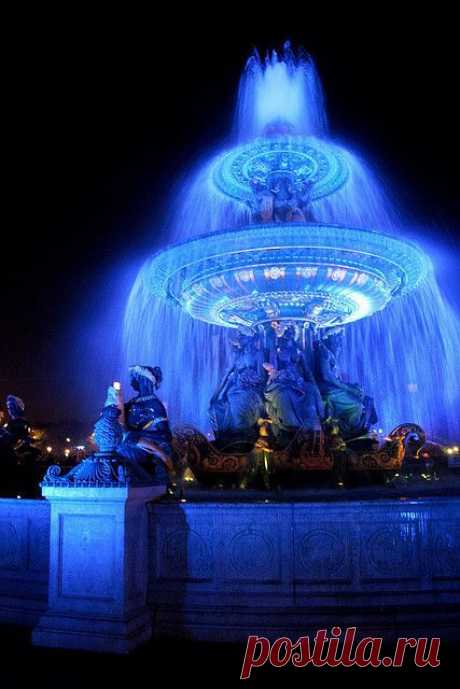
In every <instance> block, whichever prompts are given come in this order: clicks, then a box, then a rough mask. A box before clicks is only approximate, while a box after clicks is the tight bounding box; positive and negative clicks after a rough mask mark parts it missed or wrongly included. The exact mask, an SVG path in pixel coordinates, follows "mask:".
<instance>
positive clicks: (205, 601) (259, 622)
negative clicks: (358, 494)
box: [149, 498, 460, 640]
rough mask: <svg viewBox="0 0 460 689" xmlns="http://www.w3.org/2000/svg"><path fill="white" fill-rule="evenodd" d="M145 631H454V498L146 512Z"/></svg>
mask: <svg viewBox="0 0 460 689" xmlns="http://www.w3.org/2000/svg"><path fill="white" fill-rule="evenodd" d="M150 532H151V537H152V544H151V563H150V588H149V604H150V606H151V607H152V608H153V610H154V618H155V622H154V629H155V630H156V633H157V634H159V635H164V634H172V635H175V636H177V635H179V636H186V637H190V636H191V637H194V638H200V639H212V640H217V639H219V638H225V639H227V640H231V639H234V640H239V639H244V638H246V637H247V635H248V634H251V633H252V634H254V633H258V634H262V633H263V634H264V635H266V636H273V635H274V636H276V635H279V634H280V631H281V633H283V632H284V633H287V632H289V633H292V634H294V633H297V632H298V633H305V632H306V631H309V630H312V631H314V630H316V629H318V628H320V627H319V626H318V625H322V626H325V625H327V626H331V625H334V624H342V625H344V624H351V625H358V626H359V625H361V626H367V627H368V628H369V625H370V626H374V628H377V629H379V628H390V627H393V628H394V627H395V626H396V620H397V619H400V620H401V619H402V620H403V621H404V624H407V626H408V627H411V628H414V627H417V625H420V629H421V630H422V631H423V630H424V633H425V634H426V633H427V629H429V628H430V627H432V628H433V629H435V628H437V625H439V624H440V625H441V626H442V628H443V630H444V631H443V633H444V635H445V634H448V633H451V632H452V630H453V628H454V627H456V629H457V633H458V629H459V627H458V620H459V611H460V499H459V498H453V499H445V498H434V499H424V500H416V501H411V500H406V501H401V500H384V501H359V502H346V501H343V502H342V501H341V502H335V503H324V502H319V503H308V504H305V503H303V504H302V503H298V504H286V503H285V504H282V503H281V504H273V503H272V504H263V503H262V504H241V503H240V504H218V503H214V504H212V503H206V504H199V503H196V504H193V503H185V504H179V505H166V504H157V505H154V506H153V508H152V513H151V526H150Z"/></svg>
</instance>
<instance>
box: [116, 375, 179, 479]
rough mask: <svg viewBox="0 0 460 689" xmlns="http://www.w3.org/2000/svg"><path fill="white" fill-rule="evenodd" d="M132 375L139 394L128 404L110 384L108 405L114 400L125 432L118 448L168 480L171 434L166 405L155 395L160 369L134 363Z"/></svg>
mask: <svg viewBox="0 0 460 689" xmlns="http://www.w3.org/2000/svg"><path fill="white" fill-rule="evenodd" d="M130 376H131V386H132V387H133V389H134V390H135V391H136V392H137V395H136V396H135V397H133V398H132V399H131V400H129V401H128V402H127V403H126V404H124V405H123V401H122V397H121V393H120V391H118V390H115V389H114V388H113V387H112V388H109V398H108V402H109V405H108V406H110V401H112V406H113V405H115V406H116V407H118V409H119V411H120V416H119V421H120V424H121V427H122V430H123V432H124V433H123V439H122V440H121V442H120V443H119V444H118V446H117V447H116V452H117V454H118V455H120V456H121V457H122V458H124V459H125V460H127V461H132V462H137V463H138V464H140V465H141V467H142V468H143V469H145V470H146V471H148V472H149V473H150V474H153V478H154V483H156V484H159V485H164V484H168V482H169V474H168V470H169V469H170V468H171V454H172V444H171V443H172V435H171V430H170V427H169V421H168V415H167V413H166V409H165V407H164V405H163V403H162V402H161V401H160V400H159V398H158V397H157V395H156V391H157V390H158V388H159V387H160V385H161V381H162V372H161V369H160V368H159V367H158V366H156V367H155V368H152V367H150V366H131V368H130Z"/></svg>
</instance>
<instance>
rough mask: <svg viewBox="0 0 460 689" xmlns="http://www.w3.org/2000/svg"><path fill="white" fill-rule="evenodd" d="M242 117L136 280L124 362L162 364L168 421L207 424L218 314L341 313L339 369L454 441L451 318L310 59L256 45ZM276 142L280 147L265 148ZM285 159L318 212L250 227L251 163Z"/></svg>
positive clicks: (394, 420) (455, 334) (458, 366)
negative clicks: (329, 107)
mask: <svg viewBox="0 0 460 689" xmlns="http://www.w3.org/2000/svg"><path fill="white" fill-rule="evenodd" d="M236 120H237V122H236V127H235V136H234V140H233V142H232V143H233V148H230V149H226V150H225V151H214V152H213V153H212V154H211V155H210V156H209V159H208V161H207V162H206V163H205V164H203V165H201V166H200V167H199V168H198V169H197V170H195V171H193V172H192V173H191V174H190V177H189V179H188V181H187V182H186V183H185V184H184V185H183V187H182V188H181V190H180V192H179V194H178V195H177V197H176V198H175V199H174V203H172V205H171V208H172V209H174V213H172V216H171V219H170V220H169V230H170V232H169V236H170V238H171V241H172V242H175V244H173V245H171V246H169V247H166V248H165V249H164V250H162V251H160V252H159V253H158V254H156V255H155V256H154V257H153V258H149V259H148V260H147V261H146V262H145V264H144V266H143V268H142V269H141V270H140V272H139V275H138V277H137V279H136V281H135V284H134V285H133V288H132V291H131V295H130V298H129V301H128V305H127V309H126V314H125V344H126V354H127V360H128V363H132V362H140V361H141V362H145V363H152V364H155V365H156V364H158V365H160V366H161V367H162V368H163V369H164V374H165V378H164V384H163V387H162V392H163V395H164V399H165V401H166V402H167V403H168V408H169V413H170V416H171V419H172V421H173V423H192V424H194V425H195V426H197V427H199V428H201V430H202V431H204V432H206V431H207V430H209V425H208V415H207V410H208V402H209V399H210V397H211V395H212V393H213V392H214V390H215V389H216V386H217V384H218V382H219V381H220V380H221V379H222V376H223V375H224V372H225V371H226V370H227V369H228V366H229V363H230V361H231V358H230V356H229V343H228V337H227V334H228V331H227V328H229V327H235V326H238V325H239V324H241V323H244V324H245V325H247V324H260V323H263V322H264V321H266V320H269V319H272V318H286V319H289V320H300V321H302V320H303V321H304V322H305V321H306V322H310V323H314V324H315V325H316V326H318V327H324V326H330V325H332V324H334V325H336V324H338V323H343V324H346V327H345V342H344V348H343V358H342V361H341V369H342V371H343V372H344V374H346V376H347V377H348V379H349V380H350V381H351V382H355V381H357V382H359V383H360V384H362V386H363V387H364V389H365V390H366V392H368V393H369V394H371V395H373V396H374V398H375V404H376V408H377V411H378V414H379V425H380V426H381V427H382V429H383V430H384V432H388V431H389V430H390V429H391V428H392V427H394V426H396V425H398V424H399V423H402V422H408V421H410V422H415V423H418V424H420V425H421V426H423V427H424V428H425V429H426V431H427V433H428V434H429V435H431V437H435V438H440V439H444V440H447V439H448V438H451V439H452V440H456V439H457V438H458V437H459V435H460V414H459V413H458V411H459V403H460V399H459V397H460V391H459V384H458V381H459V380H460V357H459V356H458V352H460V323H459V319H458V316H457V314H456V313H454V312H453V311H452V309H451V308H450V307H449V305H448V304H447V302H446V300H445V299H444V297H443V295H442V294H441V293H440V290H439V288H438V285H437V283H436V278H435V275H434V272H433V270H432V267H431V262H430V260H429V259H428V258H427V256H426V254H425V253H424V252H423V251H422V250H421V249H420V247H418V246H416V245H414V244H411V243H410V242H408V241H406V240H405V239H404V235H405V231H404V227H405V223H404V221H403V219H402V218H401V217H400V216H399V214H398V212H397V210H396V209H395V206H394V204H392V203H390V202H389V200H388V197H387V194H386V191H384V190H383V188H382V185H381V184H380V183H379V182H378V181H377V178H376V176H375V175H374V173H373V172H372V171H371V170H370V169H369V167H368V165H367V164H366V162H364V160H363V159H362V157H361V156H357V155H355V154H354V153H351V152H350V151H349V150H347V148H346V147H345V146H342V145H338V144H337V143H336V142H332V141H331V140H330V139H329V138H327V127H326V116H325V112H324V107H323V97H322V92H321V86H320V84H319V82H318V79H317V76H316V72H315V70H314V66H313V64H312V63H311V61H309V60H307V59H303V58H302V59H296V58H295V57H294V56H293V55H292V53H291V52H290V51H289V50H288V52H287V54H285V55H284V56H282V57H279V56H277V55H272V56H271V57H270V59H268V60H267V61H261V60H259V59H258V58H257V57H254V58H252V59H251V60H250V62H249V63H248V66H247V69H246V72H245V74H244V75H243V78H242V82H241V86H240V92H239V103H238V108H237V117H236ZM275 145H278V146H279V147H280V148H281V149H282V148H283V146H284V147H285V149H286V148H287V151H288V153H289V155H288V156H287V159H286V158H283V155H278V153H279V152H278V153H276V155H275V156H272V153H273V151H270V150H269V149H270V147H271V146H275ZM302 147H304V148H303V150H301V149H302ZM307 149H308V150H307ZM281 153H282V151H281ZM267 156H268V157H267ZM286 164H287V166H288V168H289V169H290V174H291V177H292V178H293V179H294V181H295V179H296V174H297V172H296V170H298V171H299V176H300V178H301V181H304V182H308V181H309V180H310V181H312V182H313V186H312V196H311V215H312V217H313V218H314V222H310V223H300V222H298V223H293V222H290V223H285V222H283V223H279V224H275V223H274V224H270V225H268V224H267V225H260V224H258V225H252V226H250V223H251V222H254V219H253V217H252V216H251V211H250V209H249V205H248V201H249V199H250V196H249V192H250V184H249V182H250V180H251V178H252V176H253V175H254V174H256V175H257V174H262V177H264V175H265V178H264V181H265V182H266V179H267V178H269V177H270V174H272V173H273V171H275V172H277V173H280V172H283V170H284V168H283V166H284V165H286ZM222 326H226V327H222Z"/></svg>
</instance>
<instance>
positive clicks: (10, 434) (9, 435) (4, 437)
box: [0, 395, 31, 449]
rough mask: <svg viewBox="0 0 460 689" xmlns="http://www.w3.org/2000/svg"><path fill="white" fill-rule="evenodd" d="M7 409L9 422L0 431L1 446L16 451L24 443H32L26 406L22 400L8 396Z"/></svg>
mask: <svg viewBox="0 0 460 689" xmlns="http://www.w3.org/2000/svg"><path fill="white" fill-rule="evenodd" d="M6 409H7V411H8V417H9V420H8V421H7V423H6V424H5V425H4V426H3V428H1V429H0V445H1V446H2V447H10V448H12V449H16V448H18V447H19V446H20V445H22V444H24V443H30V441H31V438H30V426H29V423H28V422H27V420H26V418H25V416H24V410H25V406H24V402H23V401H22V399H20V398H19V397H15V396H14V395H8V397H7V398H6Z"/></svg>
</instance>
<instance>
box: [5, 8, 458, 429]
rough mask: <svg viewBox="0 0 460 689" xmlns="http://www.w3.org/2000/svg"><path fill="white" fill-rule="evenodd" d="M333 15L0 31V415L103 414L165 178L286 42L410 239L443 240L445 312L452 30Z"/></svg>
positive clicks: (215, 17)
mask: <svg viewBox="0 0 460 689" xmlns="http://www.w3.org/2000/svg"><path fill="white" fill-rule="evenodd" d="M281 9H282V8H278V12H281ZM333 12H334V10H333V9H332V6H331V8H330V9H329V11H325V12H324V15H322V16H319V15H317V14H310V13H309V12H307V11H305V12H304V15H303V16H300V15H299V14H298V12H297V10H296V9H295V8H294V6H293V7H291V8H290V9H289V8H287V9H286V14H287V15H288V17H287V18H286V19H283V18H280V17H278V16H277V15H276V14H275V10H274V9H273V10H269V9H268V8H266V9H265V11H263V12H262V10H261V13H260V17H253V18H252V19H251V21H248V20H247V18H246V14H245V13H244V12H243V10H242V9H241V8H240V9H238V8H236V6H235V5H233V6H232V7H230V6H227V7H223V6H221V7H220V8H219V12H216V14H212V15H209V16H206V15H203V16H198V14H196V15H191V16H190V17H185V16H184V15H182V14H181V10H180V9H179V7H177V9H176V15H177V16H170V17H169V18H164V19H163V18H160V16H159V15H158V16H154V15H145V16H141V15H140V14H139V15H135V14H134V13H133V14H132V15H131V16H129V17H125V16H119V17H116V18H114V17H113V16H110V17H108V16H98V17H96V16H95V15H91V16H87V17H83V16H70V15H69V16H63V15H62V16H56V15H54V16H53V17H52V18H51V17H46V16H44V15H40V16H37V17H36V18H30V26H27V27H24V25H23V24H21V25H19V26H15V27H12V34H13V36H14V40H13V43H14V50H13V51H12V52H11V54H10V58H9V63H8V72H9V82H11V83H10V84H9V86H8V88H11V94H10V93H8V98H7V99H6V102H7V106H6V107H7V109H8V111H9V113H11V115H12V117H11V120H12V124H11V126H10V127H8V129H7V130H6V132H5V136H6V139H7V144H9V145H11V146H12V150H13V164H12V166H11V169H10V173H9V174H8V178H9V181H10V182H12V187H13V192H12V194H11V197H10V198H8V199H7V201H10V200H12V201H13V203H12V208H13V213H12V217H13V218H14V222H13V223H12V224H11V225H10V224H9V222H4V225H3V233H2V235H3V236H2V242H3V249H4V251H3V252H2V257H3V261H2V272H1V277H2V292H1V294H2V310H1V325H2V327H1V333H2V336H1V338H0V348H1V349H0V397H1V405H2V406H3V400H4V397H5V395H6V393H7V392H13V393H15V394H19V395H21V396H22V397H23V398H24V399H25V401H26V402H27V403H28V408H29V416H30V417H31V418H33V419H37V420H42V421H43V420H48V419H51V420H59V419H69V418H75V419H83V420H86V419H88V418H91V417H92V415H94V411H95V409H96V408H97V407H98V406H99V405H100V403H101V399H92V402H91V403H90V404H88V403H87V398H88V395H89V392H88V391H89V390H92V389H93V388H92V387H91V386H94V383H95V381H96V382H97V383H98V385H99V386H100V385H101V382H100V378H101V375H102V374H103V376H105V375H107V377H108V380H104V381H103V383H102V385H105V384H106V383H107V384H108V383H110V374H111V368H110V367H111V366H112V363H111V361H112V360H111V354H112V349H114V348H115V339H116V337H117V336H116V330H117V327H118V322H117V321H118V319H119V314H120V313H121V310H122V309H121V304H122V302H123V301H124V299H125V297H126V293H127V290H128V289H129V284H130V282H131V280H132V279H133V277H134V275H135V273H136V270H137V268H138V267H139V266H140V265H141V263H142V260H143V257H144V256H145V254H146V252H147V251H148V249H150V248H154V247H155V242H156V241H158V238H159V236H160V235H161V226H162V222H163V221H164V214H165V213H167V208H168V205H167V202H168V201H169V202H171V196H169V194H170V191H171V189H172V187H173V185H174V184H175V182H176V179H177V176H178V175H179V176H180V174H181V171H185V170H187V169H188V168H189V167H190V165H192V164H193V162H194V161H195V160H196V158H197V156H201V155H202V154H203V153H204V152H205V151H206V149H208V148H212V147H213V146H215V145H216V144H218V142H219V141H220V140H222V139H224V138H225V136H226V135H227V134H228V130H229V128H230V125H231V120H232V112H233V108H234V104H235V97H236V89H237V84H238V79H239V75H240V72H241V69H242V68H243V66H244V63H245V60H246V58H247V57H248V55H249V54H250V52H251V51H252V49H253V47H255V46H257V47H259V49H260V50H261V52H264V51H265V50H266V49H267V48H271V47H275V48H276V47H280V46H281V45H282V43H283V42H284V40H286V38H290V39H291V41H292V42H293V44H294V45H303V46H304V47H305V48H306V49H307V50H308V51H309V52H310V53H311V54H312V55H313V57H314V58H315V60H316V63H317V66H318V69H319V71H320V74H321V77H322V80H323V85H324V89H325V92H326V96H327V103H328V112H329V120H330V125H331V129H332V131H333V133H334V134H336V135H338V136H339V137H340V138H341V139H342V140H345V141H346V142H348V144H349V145H350V146H351V147H355V148H357V149H358V150H359V151H361V152H365V154H366V155H367V157H368V159H369V161H370V162H371V163H373V164H374V165H375V166H377V168H378V170H379V172H380V173H381V175H382V176H383V177H384V178H385V179H388V180H389V181H390V182H391V188H392V190H393V192H394V193H395V195H396V198H397V200H398V202H399V203H400V204H401V207H402V208H403V210H404V212H405V213H406V214H407V215H408V216H409V218H410V220H411V222H412V223H414V224H420V225H421V224H423V225H424V226H425V227H426V228H427V229H428V231H429V232H431V233H432V235H433V237H435V236H436V235H437V234H438V235H442V244H443V246H445V248H446V254H447V256H448V257H449V260H447V259H446V262H445V263H444V262H442V264H441V270H440V271H439V268H438V272H440V278H441V281H442V284H443V285H444V286H445V287H446V289H448V290H450V297H451V298H452V299H455V293H456V286H455V281H456V280H457V278H455V277H452V273H451V272H450V270H451V267H452V266H453V265H455V254H454V251H452V249H454V250H455V249H457V244H456V242H457V241H459V240H460V195H459V193H458V187H459V173H458V165H459V157H460V143H459V135H458V129H459V121H460V117H459V116H460V107H459V104H458V94H457V91H458V81H459V80H458V72H459V59H458V56H457V51H458V39H457V37H456V35H455V32H456V26H457V22H456V21H454V19H453V17H449V16H447V15H441V14H440V13H439V14H438V15H435V16H428V15H427V16H421V15H420V14H418V15H417V19H414V18H412V19H406V20H404V21H402V18H401V17H400V16H399V15H397V14H394V15H393V14H392V13H388V14H387V15H383V16H378V15H377V13H376V10H375V9H374V10H373V13H372V14H369V15H368V16H367V17H366V16H363V15H360V14H358V13H356V16H350V13H347V14H346V15H344V16H343V17H336V18H335V19H334V20H333V21H332V23H331V16H334V15H333ZM225 13H230V14H231V15H232V16H230V17H229V18H228V20H227V19H226V17H225ZM51 20H52V21H51ZM209 23H210V24H211V25H212V27H213V28H205V27H206V25H207V24H209ZM179 24H180V26H179ZM4 107H5V106H4ZM457 250H458V249H457ZM114 300H115V302H117V300H118V305H119V310H117V309H116V308H113V302H114ZM112 338H113V339H112ZM142 363H144V362H142ZM145 363H147V362H145ZM149 363H153V364H154V363H155V362H149ZM85 391H86V397H85ZM91 394H92V393H91ZM101 395H102V397H103V390H102V392H101ZM85 400H86V401H85Z"/></svg>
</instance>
